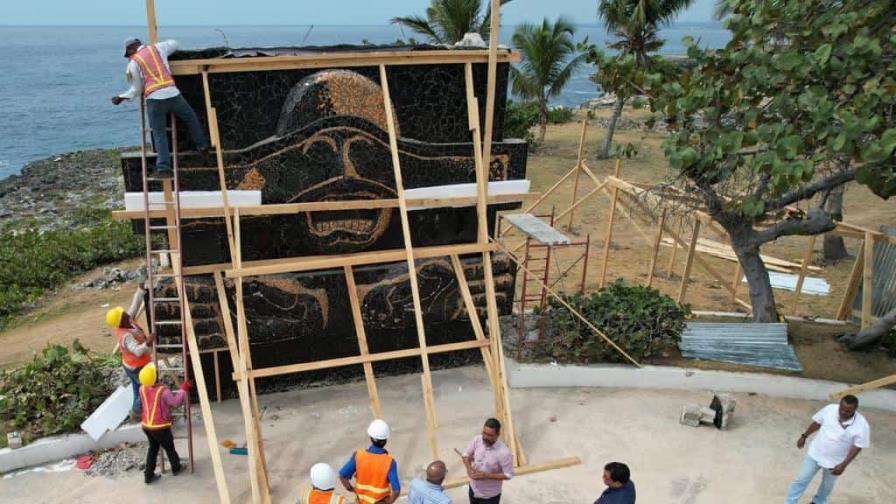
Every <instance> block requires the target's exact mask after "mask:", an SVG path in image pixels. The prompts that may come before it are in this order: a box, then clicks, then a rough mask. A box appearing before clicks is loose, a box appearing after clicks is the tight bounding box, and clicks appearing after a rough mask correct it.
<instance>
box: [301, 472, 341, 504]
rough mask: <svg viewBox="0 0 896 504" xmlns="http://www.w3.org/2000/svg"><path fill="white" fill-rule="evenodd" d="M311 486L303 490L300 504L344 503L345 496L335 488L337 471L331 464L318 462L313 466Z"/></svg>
mask: <svg viewBox="0 0 896 504" xmlns="http://www.w3.org/2000/svg"><path fill="white" fill-rule="evenodd" d="M310 476H311V488H308V489H306V490H305V491H304V492H302V497H301V499H299V504H344V502H345V497H343V496H341V495H339V494H337V493H336V491H335V490H334V489H335V488H336V471H334V470H333V468H332V467H330V464H324V463H322V462H318V463H317V464H314V465H313V466H311V475H310Z"/></svg>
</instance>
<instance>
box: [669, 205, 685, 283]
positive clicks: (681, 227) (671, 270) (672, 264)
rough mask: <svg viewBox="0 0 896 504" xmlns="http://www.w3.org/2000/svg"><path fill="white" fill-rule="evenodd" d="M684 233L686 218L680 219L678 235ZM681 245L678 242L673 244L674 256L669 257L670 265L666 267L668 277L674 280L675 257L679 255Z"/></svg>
mask: <svg viewBox="0 0 896 504" xmlns="http://www.w3.org/2000/svg"><path fill="white" fill-rule="evenodd" d="M683 232H684V216H681V217H679V218H678V234H679V235H680V234H682V233H683ZM680 246H681V245H680V244H679V243H678V242H675V243H673V244H672V254H671V255H670V256H669V263H668V264H667V265H666V276H667V277H669V278H672V274H673V273H675V256H676V255H677V254H678V247H680Z"/></svg>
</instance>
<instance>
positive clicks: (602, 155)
mask: <svg viewBox="0 0 896 504" xmlns="http://www.w3.org/2000/svg"><path fill="white" fill-rule="evenodd" d="M624 104H625V100H623V99H622V98H619V97H617V98H616V104H615V105H613V115H612V116H611V117H610V124H609V125H607V136H606V138H604V145H603V146H602V147H601V148H600V151H598V153H597V157H598V159H607V158H608V157H610V147H612V145H613V133H614V132H615V131H616V123H617V122H619V116H621V115H622V106H623V105H624Z"/></svg>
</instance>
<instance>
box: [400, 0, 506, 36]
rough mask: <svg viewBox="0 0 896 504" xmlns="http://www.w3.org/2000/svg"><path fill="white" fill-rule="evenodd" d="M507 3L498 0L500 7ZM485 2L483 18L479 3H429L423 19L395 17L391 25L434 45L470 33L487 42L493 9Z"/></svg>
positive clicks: (443, 0)
mask: <svg viewBox="0 0 896 504" xmlns="http://www.w3.org/2000/svg"><path fill="white" fill-rule="evenodd" d="M510 1H511V0H501V5H504V4H506V3H508V2H510ZM485 3H486V5H485V14H484V15H483V14H482V12H483V5H482V4H483V1H482V0H431V1H430V3H429V7H427V8H426V17H421V16H418V15H413V16H407V17H395V18H392V23H393V24H397V25H400V26H404V27H407V28H410V29H411V30H412V31H414V32H415V33H419V34H421V35H423V36H424V37H426V41H427V42H430V43H433V44H454V43H455V42H459V41H461V40H463V38H464V35H466V34H467V33H471V32H472V33H478V34H479V35H481V36H482V38H483V40H488V35H489V31H490V23H491V12H492V10H491V4H490V2H488V0H486V2H485Z"/></svg>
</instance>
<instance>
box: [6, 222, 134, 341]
mask: <svg viewBox="0 0 896 504" xmlns="http://www.w3.org/2000/svg"><path fill="white" fill-rule="evenodd" d="M82 213H83V215H79V216H78V220H79V222H82V223H83V224H84V225H83V226H82V227H78V228H75V229H66V230H58V231H48V232H44V233H41V232H38V231H34V230H30V231H24V232H15V231H8V232H5V233H3V234H2V235H0V329H2V328H3V327H4V326H5V324H6V323H8V322H9V319H10V318H11V317H12V316H14V315H15V314H17V313H19V312H20V311H21V310H22V309H23V307H24V306H25V305H26V304H29V303H34V302H35V301H37V299H38V298H39V297H40V296H41V295H42V294H43V293H44V292H46V291H47V290H50V289H53V288H56V287H58V286H59V285H61V284H62V283H63V282H65V281H66V280H69V279H70V278H72V277H73V276H75V275H78V274H80V273H83V272H85V271H89V270H91V269H93V268H96V267H97V266H101V265H103V264H106V263H110V262H114V261H120V260H123V259H128V258H132V257H136V256H139V255H140V254H141V253H142V252H143V251H144V243H143V238H142V237H140V236H139V235H135V234H134V233H133V231H132V229H131V225H130V223H126V222H113V221H112V220H111V218H110V214H109V212H108V211H101V212H98V211H90V210H84V211H83V212H82Z"/></svg>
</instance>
